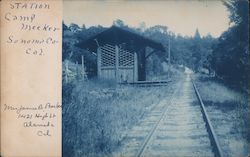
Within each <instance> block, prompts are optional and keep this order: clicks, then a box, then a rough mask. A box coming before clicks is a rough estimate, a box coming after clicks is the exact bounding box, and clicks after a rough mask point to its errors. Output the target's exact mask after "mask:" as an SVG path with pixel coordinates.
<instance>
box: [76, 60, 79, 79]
mask: <svg viewBox="0 0 250 157" xmlns="http://www.w3.org/2000/svg"><path fill="white" fill-rule="evenodd" d="M76 78H77V79H78V78H79V69H78V62H77V61H76Z"/></svg>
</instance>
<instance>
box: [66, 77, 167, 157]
mask: <svg viewBox="0 0 250 157" xmlns="http://www.w3.org/2000/svg"><path fill="white" fill-rule="evenodd" d="M159 88H162V87H157V88H146V89H145V88H142V87H132V86H120V85H116V84H115V83H113V81H107V80H106V81H105V80H102V81H98V80H91V81H87V82H86V81H81V80H78V81H75V82H72V83H70V84H64V86H63V155H64V156H65V157H67V156H71V157H76V156H105V155H106V156H108V155H109V154H110V153H111V152H112V151H114V150H115V149H117V148H118V147H119V146H120V144H121V141H122V140H123V138H124V136H125V134H126V131H127V130H129V129H130V128H131V127H132V126H133V125H135V124H136V123H137V122H138V121H139V119H140V118H141V117H142V116H143V115H144V113H145V112H147V111H148V110H149V108H151V107H153V106H154V104H157V103H158V102H159V101H160V100H161V99H162V98H163V97H164V96H165V95H166V93H167V92H168V90H167V89H166V87H163V88H164V89H159Z"/></svg>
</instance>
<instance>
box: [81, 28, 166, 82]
mask: <svg viewBox="0 0 250 157" xmlns="http://www.w3.org/2000/svg"><path fill="white" fill-rule="evenodd" d="M79 47H81V48H84V49H87V50H89V51H91V52H95V53H96V54H97V75H98V78H104V79H113V80H116V81H117V82H118V83H122V82H130V83H131V82H137V81H145V80H146V68H145V67H146V59H147V58H148V57H149V56H150V55H152V54H153V53H164V52H165V49H164V47H163V46H162V44H160V43H157V42H155V41H153V40H151V39H148V38H145V37H143V36H141V35H139V34H137V33H134V32H131V31H130V30H126V29H124V28H120V27H116V26H112V27H110V28H108V29H106V30H104V31H103V32H101V33H99V34H97V35H95V36H93V37H91V38H89V39H88V40H86V41H84V42H83V43H79ZM146 47H150V48H151V50H152V51H150V52H146Z"/></svg>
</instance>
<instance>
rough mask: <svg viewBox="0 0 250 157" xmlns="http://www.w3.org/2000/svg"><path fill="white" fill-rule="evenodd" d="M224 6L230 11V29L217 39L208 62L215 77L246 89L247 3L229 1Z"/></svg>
mask: <svg viewBox="0 0 250 157" xmlns="http://www.w3.org/2000/svg"><path fill="white" fill-rule="evenodd" d="M224 4H225V5H226V6H227V8H228V10H229V11H230V16H229V17H230V21H231V27H230V28H229V29H228V30H227V31H225V32H224V33H223V34H222V35H221V36H220V38H219V40H218V44H217V46H216V47H215V48H214V50H213V53H212V57H211V60H210V63H211V66H212V68H213V69H214V70H215V72H216V75H217V76H218V77H219V78H221V79H223V80H224V81H225V82H226V83H228V84H233V85H235V86H241V87H245V88H246V87H248V86H247V83H248V71H249V60H248V59H249V58H248V57H249V49H248V43H249V41H248V40H249V39H248V1H246V0H231V1H225V2H224Z"/></svg>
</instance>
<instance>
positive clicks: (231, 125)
mask: <svg viewBox="0 0 250 157" xmlns="http://www.w3.org/2000/svg"><path fill="white" fill-rule="evenodd" d="M63 3H64V4H63V14H64V15H63V23H62V25H63V49H62V78H63V79H62V87H63V88H62V99H63V101H62V102H63V103H62V112H63V114H62V155H63V157H248V156H250V126H249V122H250V111H249V109H250V108H249V84H248V80H249V15H248V12H249V1H248V0H213V1H210V0H185V1H184V0H180V1H175V0H155V1H149V0H91V1H90V0H82V1H80V0H74V1H64V2H63Z"/></svg>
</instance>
